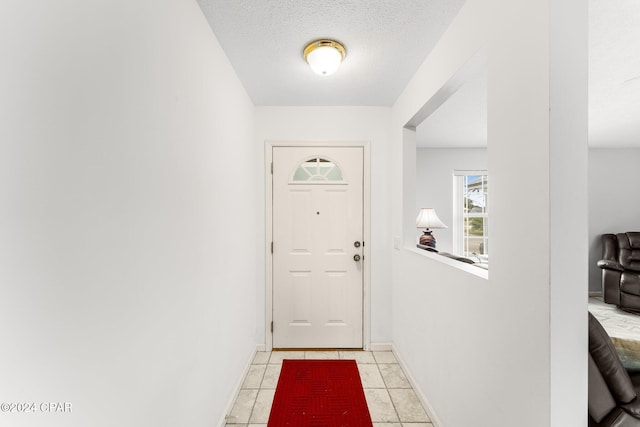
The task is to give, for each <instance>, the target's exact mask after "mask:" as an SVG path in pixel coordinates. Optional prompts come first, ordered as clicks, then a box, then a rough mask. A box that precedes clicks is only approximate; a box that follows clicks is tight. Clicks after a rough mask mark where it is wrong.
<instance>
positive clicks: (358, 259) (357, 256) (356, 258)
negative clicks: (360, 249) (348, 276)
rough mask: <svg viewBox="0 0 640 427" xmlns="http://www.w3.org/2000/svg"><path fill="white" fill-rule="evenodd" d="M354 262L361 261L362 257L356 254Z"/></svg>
mask: <svg viewBox="0 0 640 427" xmlns="http://www.w3.org/2000/svg"><path fill="white" fill-rule="evenodd" d="M353 260H354V261H356V262H358V261H360V255H358V254H355V255H354V256H353Z"/></svg>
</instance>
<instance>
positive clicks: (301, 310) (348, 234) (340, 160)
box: [272, 147, 364, 348]
mask: <svg viewBox="0 0 640 427" xmlns="http://www.w3.org/2000/svg"><path fill="white" fill-rule="evenodd" d="M272 185H273V216H272V218H273V258H272V260H273V261H272V262H273V347H274V348H363V331H362V321H363V266H362V263H363V261H364V260H363V259H362V256H363V253H364V252H363V244H364V242H363V241H362V239H363V235H364V234H363V148H362V147H322V148H320V147H273V183H272Z"/></svg>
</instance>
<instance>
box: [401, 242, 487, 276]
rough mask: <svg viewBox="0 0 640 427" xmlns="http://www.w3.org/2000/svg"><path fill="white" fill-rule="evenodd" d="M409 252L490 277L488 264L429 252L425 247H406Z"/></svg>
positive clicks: (467, 271)
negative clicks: (472, 262) (464, 260)
mask: <svg viewBox="0 0 640 427" xmlns="http://www.w3.org/2000/svg"><path fill="white" fill-rule="evenodd" d="M405 249H406V250H407V251H409V252H413V253H415V254H417V255H419V256H422V257H425V258H430V259H432V260H434V261H438V262H440V263H442V264H447V265H450V266H451V267H453V268H456V269H458V270H462V271H464V272H466V273H470V274H473V275H474V276H477V277H480V278H482V279H485V280H488V279H489V265H488V264H468V263H466V262H463V261H458V260H456V259H454V258H449V257H447V256H443V255H440V254H439V253H437V252H429V251H427V250H424V249H420V248H417V247H414V248H405Z"/></svg>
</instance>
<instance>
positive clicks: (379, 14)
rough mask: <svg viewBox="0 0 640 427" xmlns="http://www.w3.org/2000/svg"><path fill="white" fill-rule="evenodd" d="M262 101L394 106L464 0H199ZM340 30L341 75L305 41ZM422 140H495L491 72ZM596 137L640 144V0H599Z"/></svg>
mask: <svg viewBox="0 0 640 427" xmlns="http://www.w3.org/2000/svg"><path fill="white" fill-rule="evenodd" d="M198 2H199V4H200V7H201V8H202V10H203V12H204V14H205V16H206V18H207V20H208V21H209V24H210V25H211V27H212V29H213V31H214V33H215V34H216V36H217V38H218V40H219V41H220V44H221V45H222V47H223V49H224V50H225V52H226V54H227V56H228V57H229V59H230V61H231V63H232V65H233V67H234V68H235V70H236V73H237V74H238V76H239V78H240V80H241V81H242V83H243V84H244V86H245V88H246V90H247V92H248V93H249V96H250V97H251V99H252V100H253V102H254V104H255V105H273V106H278V105H301V106H302V105H335V106H337V105H371V106H390V105H392V104H393V102H394V101H395V100H396V98H397V97H398V96H399V95H400V93H401V91H402V90H403V89H404V87H405V86H406V84H407V83H408V81H409V79H410V78H411V76H413V74H414V73H415V71H416V70H417V68H418V66H419V65H420V64H421V63H422V62H423V61H424V59H425V58H426V56H427V55H428V53H429V52H430V51H431V49H432V48H433V46H434V45H435V43H436V42H437V41H438V39H439V38H440V36H441V34H442V33H443V32H444V30H445V29H446V28H447V27H448V25H449V24H450V22H451V21H452V19H453V18H454V17H455V15H456V13H457V12H458V10H459V9H460V7H462V5H463V4H464V0H429V1H427V0H368V1H362V0H325V1H323V2H307V1H300V0H198ZM319 38H335V39H336V40H338V41H340V42H342V43H344V44H345V46H346V48H347V57H346V58H345V61H344V62H343V64H342V66H341V67H340V69H339V70H338V72H337V73H335V74H334V75H332V76H329V77H320V76H317V75H315V74H313V73H312V72H311V70H310V69H309V67H308V65H307V64H306V63H305V62H304V60H303V59H302V49H303V48H304V46H305V45H306V44H307V43H308V42H310V41H313V40H315V39H319ZM417 130H418V141H419V144H420V145H421V146H432V147H453V146H456V147H478V146H482V145H486V142H484V141H486V82H483V81H482V80H477V79H475V80H474V81H472V82H469V84H468V85H465V86H464V87H462V88H460V89H459V90H458V91H457V92H456V93H455V94H454V95H453V96H452V97H451V99H450V102H445V103H444V104H443V105H442V106H441V107H440V108H439V109H438V110H437V111H436V112H435V113H434V114H432V116H431V117H430V118H429V119H427V121H426V122H425V124H424V125H421V126H418V128H417ZM589 144H590V145H591V146H594V147H634V146H636V147H640V1H639V0H616V1H607V0H589Z"/></svg>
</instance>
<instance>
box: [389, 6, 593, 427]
mask: <svg viewBox="0 0 640 427" xmlns="http://www.w3.org/2000/svg"><path fill="white" fill-rule="evenodd" d="M567 34H570V35H571V36H570V37H567ZM586 36H587V35H586V5H584V4H581V3H580V2H579V1H577V0H553V1H542V2H528V1H514V2H499V1H497V0H468V1H467V2H466V4H465V6H464V7H463V8H462V10H461V12H460V14H459V15H458V17H457V18H456V19H455V20H454V22H453V23H452V25H451V27H450V28H449V29H448V30H447V32H446V33H445V35H444V36H443V37H442V38H441V40H440V42H439V43H438V45H437V46H436V48H435V49H434V50H433V51H432V53H431V54H430V55H429V57H428V58H427V59H426V61H425V62H424V64H423V65H422V67H421V68H420V69H419V70H418V72H417V73H416V75H415V76H414V77H413V79H412V80H411V82H410V83H409V85H408V86H407V88H406V89H405V91H404V92H403V94H402V95H401V96H400V98H399V99H398V101H397V102H396V103H395V105H394V106H393V109H392V129H391V143H392V162H393V163H392V164H393V169H392V187H391V193H392V206H393V210H392V220H393V225H392V227H393V235H394V236H395V237H396V238H398V239H399V238H400V237H401V236H405V241H404V247H401V248H399V250H397V251H393V289H394V292H393V319H394V323H393V336H394V344H395V346H396V348H397V350H398V352H399V353H400V355H401V357H402V358H403V359H404V360H405V361H406V363H407V365H408V366H409V368H410V370H411V372H412V373H413V375H414V377H415V378H416V381H417V383H418V384H419V386H420V388H421V390H422V391H423V392H424V394H425V396H426V398H427V400H428V401H429V403H430V404H431V406H432V408H433V409H434V412H435V417H436V418H437V419H438V420H439V421H440V422H441V424H440V425H442V426H446V427H466V426H470V425H482V426H489V425H490V426H505V427H506V426H513V425H518V426H521V427H528V426H531V427H533V426H554V427H555V426H558V427H559V426H564V427H566V426H585V425H586V424H587V415H586V414H587V400H586V396H587V370H586V358H587V339H586V336H587V335H586V303H587V300H586V290H587V265H586V263H587V238H586V235H587V217H586V215H584V216H576V215H575V212H576V209H577V210H578V211H582V212H586V210H587V195H586V185H587V184H586V181H587V177H586V172H587V138H586V129H587V122H586V81H587V79H586V77H587V75H586V70H587V63H586V58H587V56H586V42H587V37H586ZM482 47H484V48H486V51H487V67H488V156H489V157H488V166H489V170H490V173H491V195H490V202H491V230H490V236H491V241H492V244H491V270H490V272H489V279H488V280H487V279H483V278H481V277H478V276H476V275H471V274H468V273H466V272H464V271H462V270H459V269H456V268H454V267H452V266H451V265H449V264H445V263H443V262H439V261H437V260H436V258H437V257H436V256H426V255H424V254H422V253H419V252H417V251H416V250H414V249H412V247H413V243H414V242H413V241H410V242H409V241H407V240H412V239H407V238H406V236H411V234H408V233H406V229H407V228H408V227H412V226H413V225H412V224H411V223H412V222H413V221H415V212H414V207H415V200H414V197H415V194H416V193H415V192H416V190H415V176H416V171H415V157H412V156H414V155H415V154H411V153H415V137H414V136H412V135H411V133H412V131H411V130H408V129H403V126H404V125H405V124H406V123H407V122H409V120H410V119H411V117H413V115H414V114H415V113H416V112H417V111H418V110H419V109H420V108H421V107H422V106H423V105H424V104H425V103H426V102H427V101H428V100H429V98H430V97H431V96H432V95H433V94H435V93H436V92H437V90H438V89H439V88H440V87H441V86H442V85H443V84H444V83H445V82H446V81H447V80H448V79H449V77H450V76H452V75H453V74H454V73H455V72H456V70H458V69H459V68H460V67H461V66H462V65H463V64H464V63H465V61H467V60H468V59H469V58H471V57H472V55H473V54H474V53H475V52H477V51H478V49H480V48H482ZM571 186H573V187H571ZM524 224H531V226H523V225H524ZM527 245H528V247H530V249H528V250H524V249H523V247H527ZM559 254H562V255H559Z"/></svg>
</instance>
